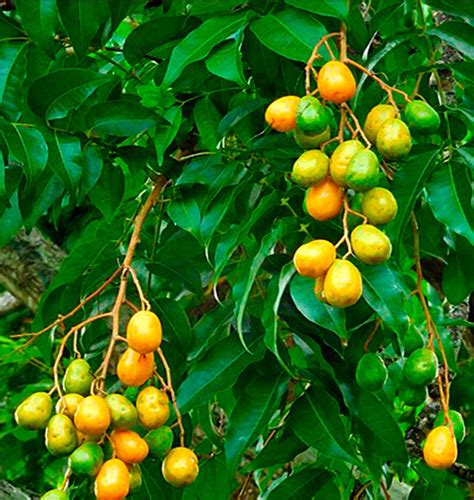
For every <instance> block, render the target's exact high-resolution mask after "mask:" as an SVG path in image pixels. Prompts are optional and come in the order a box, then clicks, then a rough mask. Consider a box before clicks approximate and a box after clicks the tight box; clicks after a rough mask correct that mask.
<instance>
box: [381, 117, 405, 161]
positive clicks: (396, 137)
mask: <svg viewBox="0 0 474 500" xmlns="http://www.w3.org/2000/svg"><path fill="white" fill-rule="evenodd" d="M375 142H376V145H377V151H379V153H380V154H381V155H382V156H383V157H384V158H385V159H387V160H400V159H401V158H405V156H407V155H408V153H409V152H410V150H411V146H412V143H411V135H410V130H409V128H408V127H407V125H406V123H404V122H402V120H399V119H398V118H394V119H393V120H386V121H385V122H384V123H383V124H382V126H381V127H380V130H379V131H378V134H377V139H376V141H375Z"/></svg>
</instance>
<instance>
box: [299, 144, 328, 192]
mask: <svg viewBox="0 0 474 500" xmlns="http://www.w3.org/2000/svg"><path fill="white" fill-rule="evenodd" d="M328 172H329V158H328V156H327V155H325V154H324V153H323V152H322V151H320V150H319V149H310V150H308V151H305V152H304V153H303V154H302V155H301V156H300V157H299V158H298V159H297V160H296V161H295V163H294V165H293V170H292V171H291V178H292V179H293V180H294V181H295V182H296V183H298V184H299V185H300V186H304V187H308V186H309V185H311V184H318V183H319V182H321V181H322V180H323V179H325V178H326V177H327V175H328Z"/></svg>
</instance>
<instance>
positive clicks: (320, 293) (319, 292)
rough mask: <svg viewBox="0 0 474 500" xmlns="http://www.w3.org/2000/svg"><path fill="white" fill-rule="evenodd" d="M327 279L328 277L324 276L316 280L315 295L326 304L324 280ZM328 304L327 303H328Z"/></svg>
mask: <svg viewBox="0 0 474 500" xmlns="http://www.w3.org/2000/svg"><path fill="white" fill-rule="evenodd" d="M325 279H326V275H325V274H323V275H322V276H319V277H318V278H316V280H315V282H314V295H316V298H317V299H318V300H320V301H321V302H326V296H325V295H324V280H325ZM326 303H327V302H326Z"/></svg>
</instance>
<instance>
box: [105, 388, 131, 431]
mask: <svg viewBox="0 0 474 500" xmlns="http://www.w3.org/2000/svg"><path fill="white" fill-rule="evenodd" d="M105 401H106V403H107V406H108V407H109V410H110V418H111V421H112V426H113V427H115V428H116V429H128V428H130V427H133V426H134V425H135V424H136V423H137V420H138V412H137V409H136V408H135V406H134V405H133V404H132V403H131V402H130V401H129V400H128V399H127V398H126V397H125V396H123V395H122V394H109V395H108V396H107V397H106V398H105Z"/></svg>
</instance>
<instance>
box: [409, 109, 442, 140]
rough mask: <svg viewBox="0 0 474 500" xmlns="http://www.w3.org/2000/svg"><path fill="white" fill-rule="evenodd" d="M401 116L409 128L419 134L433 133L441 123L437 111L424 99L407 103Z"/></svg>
mask: <svg viewBox="0 0 474 500" xmlns="http://www.w3.org/2000/svg"><path fill="white" fill-rule="evenodd" d="M403 117H404V118H405V121H406V122H407V123H408V126H409V127H410V129H411V130H414V131H415V132H419V133H420V134H434V133H435V132H436V131H437V130H438V129H439V126H440V124H441V120H440V117H439V114H438V112H437V111H436V110H435V109H433V108H432V107H431V106H430V105H429V104H428V103H427V102H424V101H411V102H410V103H408V104H407V106H406V108H405V109H404V110H403Z"/></svg>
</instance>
